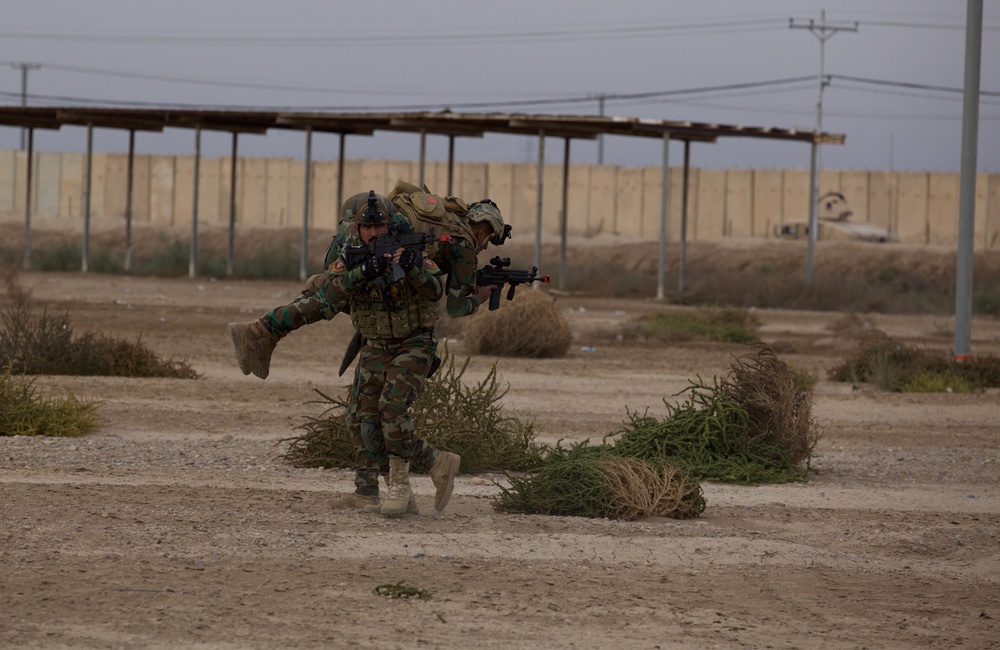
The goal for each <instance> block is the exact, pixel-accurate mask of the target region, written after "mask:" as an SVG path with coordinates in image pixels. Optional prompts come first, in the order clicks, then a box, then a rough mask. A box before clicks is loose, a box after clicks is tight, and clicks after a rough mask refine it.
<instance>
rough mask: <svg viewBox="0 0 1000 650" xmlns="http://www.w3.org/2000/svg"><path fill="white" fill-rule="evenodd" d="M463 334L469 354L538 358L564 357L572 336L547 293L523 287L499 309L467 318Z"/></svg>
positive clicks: (503, 302)
mask: <svg viewBox="0 0 1000 650" xmlns="http://www.w3.org/2000/svg"><path fill="white" fill-rule="evenodd" d="M465 320H466V322H465V326H464V327H463V330H462V331H463V334H464V336H465V340H466V344H467V346H468V349H469V352H470V354H477V353H478V354H495V355H498V356H503V357H532V358H536V359H545V358H554V357H562V356H565V354H566V351H567V350H568V349H569V344H570V341H571V340H572V334H571V333H570V329H569V322H568V321H567V320H566V317H565V316H564V315H563V314H562V313H561V312H560V311H559V310H558V309H557V308H556V306H555V302H553V300H552V298H550V297H549V296H548V295H547V294H545V293H544V292H542V291H539V290H537V289H530V288H522V289H518V290H517V292H516V293H515V294H514V300H513V301H507V300H501V301H500V308H499V309H497V310H496V311H489V310H488V309H485V308H482V307H481V308H480V309H479V311H477V312H476V313H475V314H473V315H472V316H471V317H469V318H467V319H465Z"/></svg>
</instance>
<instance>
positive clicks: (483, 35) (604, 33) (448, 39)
mask: <svg viewBox="0 0 1000 650" xmlns="http://www.w3.org/2000/svg"><path fill="white" fill-rule="evenodd" d="M776 29H780V25H779V24H778V22H777V21H776V20H774V19H771V18H765V19H749V20H730V21H712V22H700V23H686V24H669V23H667V24H659V25H640V26H627V27H603V26H602V27H593V28H591V27H579V28H573V29H536V30H524V31H493V32H478V33H477V32H454V31H450V32H436V33H427V32H424V33H421V34H404V33H396V34H393V36H392V38H385V39H373V38H371V37H370V36H357V35H355V34H339V35H331V34H323V35H320V36H313V35H289V36H272V35H265V34H258V35H249V36H211V35H197V36H195V35H192V36H183V35H176V36H164V35H162V34H161V33H154V34H136V33H134V32H132V33H128V34H116V33H103V34H85V33H73V32H30V31H20V32H19V31H3V32H0V38H6V39H11V40H34V41H56V42H67V41H73V42H80V43H101V44H113V45H132V44H142V45H185V46H193V45H213V46H239V47H245V46H254V47H304V46H336V47H341V46H350V47H378V48H386V47H393V46H396V47H398V46H407V47H410V46H414V45H469V44H477V43H490V44H496V43H517V42H523V41H566V40H592V39H620V38H643V37H653V36H661V35H664V34H675V35H690V36H693V35H704V34H706V33H722V34H725V33H733V32H737V31H761V30H776Z"/></svg>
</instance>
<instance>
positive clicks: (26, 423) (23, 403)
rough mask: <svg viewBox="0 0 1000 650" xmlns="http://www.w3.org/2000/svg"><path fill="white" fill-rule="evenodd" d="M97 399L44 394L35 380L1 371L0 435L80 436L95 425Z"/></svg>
mask: <svg viewBox="0 0 1000 650" xmlns="http://www.w3.org/2000/svg"><path fill="white" fill-rule="evenodd" d="M97 406H98V402H81V401H79V400H77V399H76V398H75V397H73V396H72V395H68V396H66V397H64V398H52V397H44V396H42V395H40V394H39V393H38V391H37V390H36V389H35V385H34V381H33V380H32V379H28V378H26V377H23V376H18V375H12V374H11V371H10V368H6V369H5V370H4V371H3V374H0V436H80V435H83V434H85V433H88V432H90V431H93V430H94V429H96V428H97V422H96V419H95V416H94V413H95V411H96V410H97Z"/></svg>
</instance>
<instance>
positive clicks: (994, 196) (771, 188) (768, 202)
mask: <svg viewBox="0 0 1000 650" xmlns="http://www.w3.org/2000/svg"><path fill="white" fill-rule="evenodd" d="M26 160H27V158H26V155H25V153H24V152H20V151H9V150H4V151H0V219H2V220H4V221H8V222H14V221H23V219H24V215H25V188H26V171H27V170H26ZM33 165H34V169H33V172H32V174H33V176H32V179H33V180H32V197H31V218H32V223H35V224H42V223H44V221H45V219H48V218H66V217H72V218H78V217H79V218H82V216H83V214H84V210H85V207H86V205H87V202H88V197H87V194H86V193H85V191H84V190H85V186H86V176H87V160H86V156H85V155H84V154H80V153H58V152H43V153H38V154H35V155H34V157H33ZM338 167H339V165H338V163H337V161H317V162H314V163H313V166H312V176H313V178H312V179H311V188H312V202H311V205H310V214H309V225H310V227H311V228H325V229H332V228H334V227H335V222H336V218H337V209H338V206H339V202H340V200H341V197H339V196H338V192H337V173H338ZM231 169H232V163H231V161H230V159H229V158H202V159H201V160H200V161H199V183H198V220H199V223H211V224H227V223H229V219H230V187H231V178H230V176H231ZM447 174H448V166H447V164H446V163H444V162H428V163H427V164H426V166H425V169H424V182H425V183H426V184H427V185H428V187H430V188H431V190H433V191H435V192H438V193H442V194H443V193H446V192H447V182H448V176H447ZM236 175H237V184H236V214H235V220H236V223H237V224H245V225H252V226H276V227H277V226H284V227H299V226H301V225H302V220H303V216H304V215H303V205H304V203H303V196H304V192H305V163H304V161H302V160H297V159H292V158H246V157H244V158H239V159H237V165H236ZM90 176H91V181H90V195H89V205H90V214H91V215H92V216H95V217H124V215H125V210H126V198H127V197H126V194H127V189H126V188H127V182H128V156H127V155H126V154H113V153H102V154H94V155H93V156H92V157H91V161H90ZM418 176H419V167H418V164H417V163H416V162H414V161H399V160H348V161H345V163H344V190H343V192H344V195H345V196H344V197H343V198H346V196H350V195H351V194H354V193H355V192H359V191H363V190H368V189H374V190H375V191H377V192H380V193H386V192H388V191H389V190H390V189H391V188H392V185H393V184H394V183H395V181H396V180H397V179H400V178H402V179H407V180H410V181H411V182H414V183H416V182H417V181H418ZM661 182H662V175H661V172H660V169H659V167H638V168H637V167H616V166H611V165H572V166H571V167H570V173H569V188H568V193H567V196H568V205H569V209H568V210H567V212H568V215H567V218H566V226H567V230H568V232H569V234H571V235H584V236H586V235H594V234H597V233H615V234H619V235H623V236H628V237H637V238H642V239H657V238H658V237H659V232H660V197H661ZM688 182H689V186H688V196H687V206H688V211H687V221H686V232H687V238H688V240H689V241H696V240H713V239H719V238H723V237H758V238H767V237H774V236H775V235H774V233H775V230H776V229H777V228H780V227H781V226H782V225H784V224H789V223H795V222H806V221H808V215H809V172H808V170H804V169H786V170H776V169H763V170H752V169H729V170H709V169H698V168H692V169H690V172H689V179H688ZM543 183H544V186H543V201H542V228H543V231H544V232H546V233H549V234H558V233H559V232H560V229H561V227H562V225H561V224H562V215H561V211H562V195H563V188H562V184H563V173H562V166H561V165H559V164H546V165H545V168H544V170H543ZM668 183H669V187H668V204H669V205H668V210H667V233H668V236H669V238H670V240H671V241H677V240H679V238H680V233H681V225H682V224H681V222H682V219H681V215H682V199H683V193H682V191H681V190H682V183H683V169H681V168H679V167H672V168H671V169H670V173H669V179H668ZM132 184H133V190H132V214H133V218H134V219H135V220H136V221H144V222H151V223H155V224H168V225H175V226H182V225H190V223H191V218H192V214H193V212H194V157H193V156H151V155H136V156H135V157H134V165H133V181H132ZM537 187H538V171H537V166H536V165H535V164H533V163H520V164H513V163H456V164H455V166H454V177H453V188H452V189H453V193H455V194H457V195H458V196H461V197H463V198H465V199H467V200H470V201H471V200H477V199H480V198H483V197H487V196H488V197H490V198H492V199H493V200H494V201H496V203H497V204H498V205H499V206H500V209H501V210H502V211H503V213H504V216H505V217H506V219H507V221H508V222H509V223H510V224H511V225H512V226H513V227H514V229H515V232H522V233H523V232H525V231H530V232H534V228H535V223H536V220H537V205H538V191H537ZM976 188H977V189H976V216H975V220H976V221H975V232H976V238H975V246H976V248H977V249H998V248H1000V174H980V175H979V177H978V178H977V181H976ZM828 191H839V192H842V193H843V194H844V195H845V196H846V198H847V200H848V203H849V204H850V206H851V208H852V209H853V210H854V216H853V217H852V219H851V220H852V221H854V222H861V223H863V222H870V223H873V224H877V225H879V226H882V227H884V228H886V229H887V230H889V231H890V232H893V233H896V234H898V235H899V237H900V240H901V241H903V242H907V243H915V244H940V245H955V243H956V239H957V235H958V194H959V178H958V174H957V173H927V172H887V171H834V170H824V171H822V172H821V174H820V194H823V193H825V192H828Z"/></svg>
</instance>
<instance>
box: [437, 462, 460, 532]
mask: <svg viewBox="0 0 1000 650" xmlns="http://www.w3.org/2000/svg"><path fill="white" fill-rule="evenodd" d="M461 464H462V457H461V456H459V455H458V454H453V453H451V452H450V451H439V452H438V455H437V458H435V459H434V464H433V465H431V469H430V472H429V474H430V475H431V481H432V482H433V483H434V489H435V492H434V516H435V517H437V516H439V515H440V514H441V511H442V510H444V507H445V506H446V505H448V500H449V499H451V493H452V490H454V489H455V477H456V476H458V467H459V465H461Z"/></svg>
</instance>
